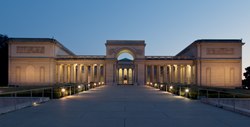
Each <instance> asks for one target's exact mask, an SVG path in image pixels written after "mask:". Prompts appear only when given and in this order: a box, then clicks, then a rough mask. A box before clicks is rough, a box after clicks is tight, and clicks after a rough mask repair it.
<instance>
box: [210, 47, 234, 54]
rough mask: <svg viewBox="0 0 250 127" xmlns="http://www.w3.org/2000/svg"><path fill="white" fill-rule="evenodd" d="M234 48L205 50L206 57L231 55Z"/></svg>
mask: <svg viewBox="0 0 250 127" xmlns="http://www.w3.org/2000/svg"><path fill="white" fill-rule="evenodd" d="M232 54H234V48H207V55H232Z"/></svg>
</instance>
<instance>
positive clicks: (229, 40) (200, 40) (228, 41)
mask: <svg viewBox="0 0 250 127" xmlns="http://www.w3.org/2000/svg"><path fill="white" fill-rule="evenodd" d="M200 43H241V44H242V45H244V44H245V43H242V39H198V40H195V41H194V42H193V43H191V44H189V45H188V46H187V47H186V48H184V49H183V50H182V51H180V52H179V53H178V54H176V55H175V56H178V55H180V54H182V53H183V52H185V51H186V50H188V49H189V48H190V47H191V46H193V45H196V44H200Z"/></svg>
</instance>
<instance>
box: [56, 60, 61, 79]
mask: <svg viewBox="0 0 250 127" xmlns="http://www.w3.org/2000/svg"><path fill="white" fill-rule="evenodd" d="M60 66H61V65H60V64H57V65H56V78H57V81H56V83H60Z"/></svg>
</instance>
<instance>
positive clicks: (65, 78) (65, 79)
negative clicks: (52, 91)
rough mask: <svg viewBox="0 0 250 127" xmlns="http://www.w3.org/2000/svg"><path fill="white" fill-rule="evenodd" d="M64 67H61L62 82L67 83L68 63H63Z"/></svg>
mask: <svg viewBox="0 0 250 127" xmlns="http://www.w3.org/2000/svg"><path fill="white" fill-rule="evenodd" d="M63 67H64V69H63V74H64V75H63V82H64V83H67V82H68V65H66V64H64V66H63Z"/></svg>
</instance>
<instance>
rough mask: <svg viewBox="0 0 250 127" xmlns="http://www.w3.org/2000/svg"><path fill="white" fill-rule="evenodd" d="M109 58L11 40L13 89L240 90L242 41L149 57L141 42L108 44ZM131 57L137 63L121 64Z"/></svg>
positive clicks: (204, 43) (46, 42)
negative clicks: (166, 86)
mask: <svg viewBox="0 0 250 127" xmlns="http://www.w3.org/2000/svg"><path fill="white" fill-rule="evenodd" d="M105 45H106V55H100V56H99V55H98V56H91V55H75V54H74V53H73V52H71V51H70V50H68V49H67V48H66V47H64V46H63V45H62V44H61V43H59V42H58V41H57V40H55V39H50V38H11V39H10V40H9V84H10V85H20V86H21V85H55V84H60V83H79V84H81V83H90V82H94V83H105V84H107V85H115V84H133V85H145V84H147V83H177V84H196V85H201V86H214V87H238V86H241V75H242V74H241V73H242V72H241V68H242V45H243V43H242V40H236V39H235V40H197V41H195V42H193V43H191V44H190V45H189V46H188V47H186V48H185V49H184V50H182V51H181V52H180V53H178V54H177V55H176V56H145V46H146V44H145V42H144V41H143V40H107V42H106V44H105ZM122 53H129V54H131V55H132V56H133V58H134V59H133V60H129V59H122V60H118V59H117V58H118V56H119V55H121V54H122Z"/></svg>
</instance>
